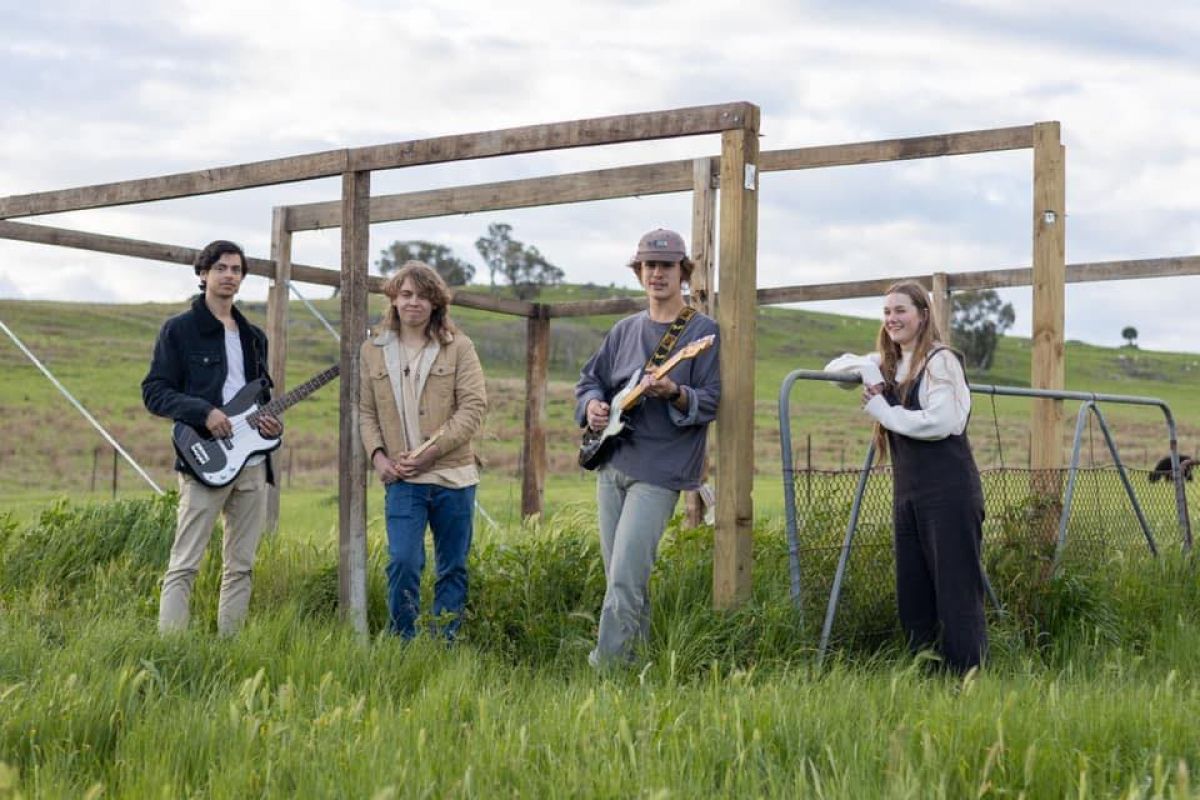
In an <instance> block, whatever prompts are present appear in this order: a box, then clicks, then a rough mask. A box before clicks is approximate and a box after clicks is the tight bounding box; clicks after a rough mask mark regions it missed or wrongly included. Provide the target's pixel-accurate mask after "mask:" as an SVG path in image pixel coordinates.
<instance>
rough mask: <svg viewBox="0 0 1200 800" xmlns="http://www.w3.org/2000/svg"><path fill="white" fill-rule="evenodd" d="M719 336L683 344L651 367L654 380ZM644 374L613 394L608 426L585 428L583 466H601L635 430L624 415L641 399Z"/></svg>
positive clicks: (640, 372) (581, 447)
mask: <svg viewBox="0 0 1200 800" xmlns="http://www.w3.org/2000/svg"><path fill="white" fill-rule="evenodd" d="M716 338H717V337H716V335H714V334H709V335H708V336H705V337H703V338H700V339H697V340H696V341H694V342H692V343H691V344H689V345H687V346H686V347H682V348H680V349H679V350H678V351H677V352H676V353H675V354H674V355H673V356H671V357H670V358H668V359H667V360H666V361H664V362H663V363H662V364H660V365H659V366H657V367H655V368H654V369H652V370H650V373H649V374H650V375H651V377H653V378H654V379H655V380H658V379H660V378H662V377H664V376H666V374H667V373H669V372H670V371H671V370H673V369H675V367H677V366H678V365H679V363H680V362H682V361H686V360H687V359H689V358H695V357H696V356H698V355H700V354H701V353H703V352H704V351H705V350H707V349H708V348H710V347H712V346H713V342H714V341H716ZM644 374H645V372H644V369H638V370H637V371H636V372H634V373H633V377H631V378H630V379H629V381H628V382H627V383H626V384H625V386H624V387H623V388H622V389H621V391H619V392H617V394H616V396H614V397H613V399H612V401H611V402H610V403H609V404H608V405H609V410H608V425H606V426H605V428H604V430H602V431H594V430H592V429H591V428H590V427H589V428H584V431H583V442H582V443H581V444H580V445H579V466H581V467H583V468H584V469H596V467H599V466H600V465H601V464H603V463H604V462H605V461H607V460H608V457H609V456H610V455H611V454H612V449H613V447H615V446H616V443H617V439H618V437H620V436H623V435H628V433H629V432H630V431H632V430H633V428H632V427H630V426H629V424H628V423H627V422H626V416H625V415H626V413H627V412H629V411H630V410H631V409H632V408H633V407H634V406H635V405H637V403H638V401H639V400H641V399H642V392H643V389H642V376H643V375H644Z"/></svg>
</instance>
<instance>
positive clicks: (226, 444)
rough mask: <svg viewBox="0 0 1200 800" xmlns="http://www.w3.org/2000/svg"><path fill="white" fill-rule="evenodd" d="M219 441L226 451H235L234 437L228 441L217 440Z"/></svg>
mask: <svg viewBox="0 0 1200 800" xmlns="http://www.w3.org/2000/svg"><path fill="white" fill-rule="evenodd" d="M217 441H218V442H220V443H221V446H222V447H224V448H225V449H226V450H232V449H233V437H232V436H230V437H229V438H228V439H217Z"/></svg>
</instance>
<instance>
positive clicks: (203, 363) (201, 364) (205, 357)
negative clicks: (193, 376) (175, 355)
mask: <svg viewBox="0 0 1200 800" xmlns="http://www.w3.org/2000/svg"><path fill="white" fill-rule="evenodd" d="M187 361H188V368H189V370H191V369H211V368H212V367H219V366H221V364H223V363H224V362H225V356H224V355H222V354H220V353H188V357H187Z"/></svg>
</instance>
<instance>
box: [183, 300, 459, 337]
mask: <svg viewBox="0 0 1200 800" xmlns="http://www.w3.org/2000/svg"><path fill="white" fill-rule="evenodd" d="M207 308H208V307H207V306H205V310H207ZM210 316H211V314H210ZM395 338H396V332H395V331H394V330H392V329H391V328H384V327H382V326H381V327H380V330H379V333H377V334H375V336H373V337H371V344H373V345H375V346H376V347H387V346H388V343H389V342H391V341H392V339H395ZM453 341H454V334H453V333H450V332H449V331H447V333H446V341H444V342H438V344H439V345H441V346H442V347H445V346H446V345H448V344H450V343H451V342H453Z"/></svg>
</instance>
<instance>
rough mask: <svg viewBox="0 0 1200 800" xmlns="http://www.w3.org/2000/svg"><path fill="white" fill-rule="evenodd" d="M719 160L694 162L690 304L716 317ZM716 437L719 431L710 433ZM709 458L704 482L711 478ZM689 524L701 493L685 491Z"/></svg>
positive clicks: (700, 513) (699, 518) (700, 515)
mask: <svg viewBox="0 0 1200 800" xmlns="http://www.w3.org/2000/svg"><path fill="white" fill-rule="evenodd" d="M717 169H718V162H717V159H715V158H697V159H695V160H694V161H693V162H692V263H693V265H694V266H693V268H692V277H691V280H690V281H689V284H690V286H691V293H690V298H689V300H690V302H691V304H692V306H693V307H695V309H696V310H697V311H700V312H701V313H704V314H707V315H709V316H710V317H715V316H716V315H715V314H714V312H713V298H714V297H715V296H716V295H715V293H714V292H713V291H712V288H713V279H712V262H713V247H714V245H715V244H716V238H717V230H716V221H717V180H718V178H719V175H718V174H717ZM710 434H711V435H713V436H714V438H715V431H710ZM708 464H709V459H708V458H707V456H706V457H705V459H704V467H703V470H702V472H701V480H707V479H708ZM683 504H684V508H685V509H686V511H687V524H688V526H689V527H692V528H695V527H696V526H698V525H700V524H701V523H703V522H704V498H703V497H701V496H700V493H699V492H684V495H683Z"/></svg>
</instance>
